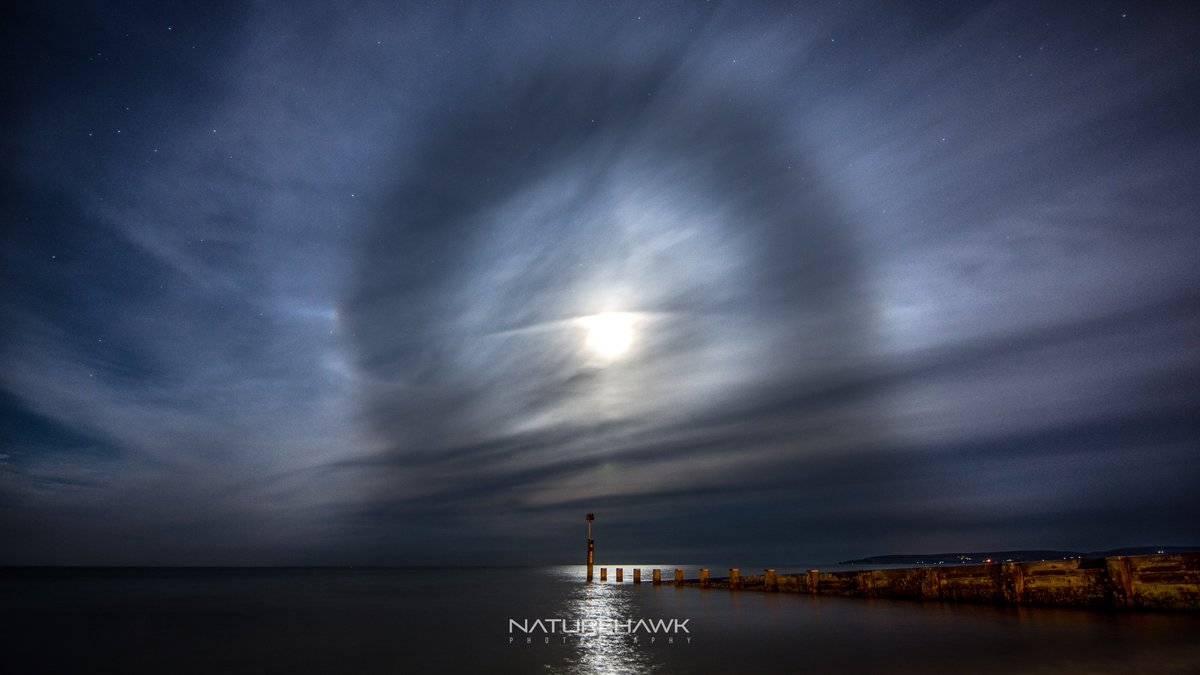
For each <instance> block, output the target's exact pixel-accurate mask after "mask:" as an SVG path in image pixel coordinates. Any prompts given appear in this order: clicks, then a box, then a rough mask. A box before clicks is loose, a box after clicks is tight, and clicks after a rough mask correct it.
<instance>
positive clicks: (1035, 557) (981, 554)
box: [838, 546, 1200, 565]
mask: <svg viewBox="0 0 1200 675" xmlns="http://www.w3.org/2000/svg"><path fill="white" fill-rule="evenodd" d="M1195 552H1200V546H1129V547H1126V548H1114V549H1110V550H1107V551H1086V552H1085V551H1058V550H1040V549H1038V550H1021V551H967V552H958V553H921V554H902V555H876V556H870V557H867V558H857V559H854V560H842V561H839V562H838V564H839V565H972V564H979V563H985V562H1038V561H1043V560H1072V559H1075V558H1107V557H1109V556H1118V555H1153V554H1158V553H1195Z"/></svg>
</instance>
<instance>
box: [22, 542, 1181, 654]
mask: <svg viewBox="0 0 1200 675" xmlns="http://www.w3.org/2000/svg"><path fill="white" fill-rule="evenodd" d="M629 567H632V566H629ZM629 567H627V569H626V576H625V583H624V584H622V585H620V586H618V585H616V584H614V583H613V578H612V574H613V570H612V569H610V577H609V583H607V584H598V583H597V584H591V585H588V584H585V583H583V582H582V578H583V570H582V567H571V566H567V567H547V568H480V569H426V568H393V569H119V570H113V569H106V570H96V569H90V570H87V569H74V570H4V571H0V631H2V634H3V635H4V641H3V642H4V644H5V662H6V664H7V667H6V668H5V670H11V671H12V672H55V673H66V672H130V673H162V672H172V673H212V672H271V673H275V672H278V673H283V672H289V673H290V672H330V673H332V672H358V673H412V672H512V673H538V672H541V673H560V672H561V673H625V672H655V673H674V672H689V673H748V672H754V673H771V672H779V673H795V672H900V673H908V672H912V673H928V672H934V673H939V672H946V673H949V672H956V673H961V672H975V673H979V672H983V673H1001V672H1003V673H1011V672H1057V671H1063V670H1071V671H1082V672H1099V673H1128V672H1151V671H1153V672H1181V673H1182V672H1197V671H1200V617H1197V616H1194V615H1185V614H1126V613H1120V614H1118V613H1096V612H1088V611H1083V610H1067V609H1032V608H1029V609H1014V608H999V607H990V606H974V605H955V604H942V603H919V602H906V601H891V600H858V599H846V598H830V597H810V596H804V595H791V594H765V593H757V592H741V593H735V592H730V591H723V590H715V589H714V590H700V589H695V588H681V589H676V588H674V587H672V586H670V585H663V586H660V587H655V586H653V585H651V584H649V577H650V574H649V570H646V572H645V575H646V576H645V583H643V584H642V585H641V586H634V585H633V584H632V583H630V582H631V574H630V569H629ZM663 567H664V568H667V567H669V566H666V565H664V566H663ZM749 572H750V570H744V573H749ZM716 573H717V570H715V569H714V574H716ZM664 577H665V578H669V577H670V572H669V571H667V570H666V569H664ZM537 618H563V619H567V620H569V621H574V620H575V619H588V618H614V619H622V620H623V619H633V620H635V621H636V620H637V619H642V618H644V619H658V618H667V619H670V618H678V619H687V620H688V622H687V624H686V626H687V631H688V632H687V633H686V634H684V633H678V634H677V635H676V639H675V640H674V642H673V643H669V642H668V641H667V640H666V639H665V637H664V636H663V635H662V634H659V635H657V636H655V639H654V641H653V642H651V641H650V640H649V635H646V634H641V635H639V636H638V639H637V641H636V642H635V641H634V639H633V637H632V636H629V635H623V634H613V633H611V632H609V633H605V634H602V635H597V636H591V637H577V636H574V635H568V636H564V635H563V634H562V633H561V632H559V633H557V634H555V635H552V636H545V635H542V634H541V633H538V634H536V635H535V636H534V639H533V640H532V644H526V643H525V640H524V635H523V634H522V633H520V632H519V631H518V632H517V633H516V634H515V635H510V633H509V619H516V620H518V621H523V620H526V619H537ZM546 637H549V638H550V639H549V644H547V643H546ZM564 637H565V638H566V639H565V640H564ZM510 638H512V639H511V640H510ZM686 638H691V639H690V642H689V641H687V640H686Z"/></svg>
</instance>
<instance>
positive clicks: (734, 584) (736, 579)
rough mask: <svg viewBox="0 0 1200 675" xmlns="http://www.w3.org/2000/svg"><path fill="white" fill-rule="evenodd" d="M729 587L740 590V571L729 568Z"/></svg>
mask: <svg viewBox="0 0 1200 675" xmlns="http://www.w3.org/2000/svg"><path fill="white" fill-rule="evenodd" d="M729 587H730V588H741V587H742V571H741V570H740V569H738V568H736V567H730V568H729Z"/></svg>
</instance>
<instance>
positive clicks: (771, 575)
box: [600, 567, 779, 591]
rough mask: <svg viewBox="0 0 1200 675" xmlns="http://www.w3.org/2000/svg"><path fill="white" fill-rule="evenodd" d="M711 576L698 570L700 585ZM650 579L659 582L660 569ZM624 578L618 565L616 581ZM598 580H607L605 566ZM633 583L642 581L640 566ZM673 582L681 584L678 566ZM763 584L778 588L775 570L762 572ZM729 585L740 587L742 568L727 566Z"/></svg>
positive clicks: (702, 570)
mask: <svg viewBox="0 0 1200 675" xmlns="http://www.w3.org/2000/svg"><path fill="white" fill-rule="evenodd" d="M711 578H712V575H711V573H710V572H709V569H708V568H707V567H705V568H702V569H701V570H700V585H701V586H708V585H709V580H710V579H711ZM650 579H651V581H652V582H653V583H654V584H655V585H657V584H661V583H662V570H661V569H657V568H656V569H654V571H653V572H652V573H651V575H650ZM624 580H625V568H624V567H618V568H617V583H621V582H622V581H624ZM600 581H608V568H607V567H601V568H600ZM633 583H635V584H640V583H642V570H641V568H640V567H635V568H633ZM675 584H676V585H682V584H683V570H681V569H679V568H675ZM763 585H764V586H766V588H767V590H769V591H777V590H779V576H778V575H777V574H776V573H775V570H773V569H768V570H766V571H765V573H764V574H763ZM729 587H730V588H741V587H742V570H741V569H739V568H737V567H731V568H729Z"/></svg>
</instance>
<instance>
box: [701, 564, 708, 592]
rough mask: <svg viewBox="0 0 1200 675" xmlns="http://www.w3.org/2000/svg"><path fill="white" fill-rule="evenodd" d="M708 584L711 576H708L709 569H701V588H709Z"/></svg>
mask: <svg viewBox="0 0 1200 675" xmlns="http://www.w3.org/2000/svg"><path fill="white" fill-rule="evenodd" d="M708 583H709V574H708V568H707V567H705V568H703V569H701V570H700V586H701V587H707V586H708Z"/></svg>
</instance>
